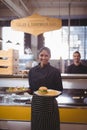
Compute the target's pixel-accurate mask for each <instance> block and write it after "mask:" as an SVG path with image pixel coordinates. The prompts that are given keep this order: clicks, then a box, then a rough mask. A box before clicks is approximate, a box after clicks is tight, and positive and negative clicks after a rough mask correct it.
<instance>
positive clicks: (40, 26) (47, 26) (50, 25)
mask: <svg viewBox="0 0 87 130" xmlns="http://www.w3.org/2000/svg"><path fill="white" fill-rule="evenodd" d="M61 26H62V20H61V19H57V18H50V17H45V16H41V15H39V14H33V15H31V16H29V17H25V18H21V19H16V20H12V21H11V27H12V28H13V29H14V30H17V31H23V32H25V33H30V34H33V35H35V36H37V35H39V34H41V33H44V32H48V31H52V30H57V29H60V28H61Z"/></svg>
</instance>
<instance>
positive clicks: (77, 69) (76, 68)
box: [66, 51, 87, 74]
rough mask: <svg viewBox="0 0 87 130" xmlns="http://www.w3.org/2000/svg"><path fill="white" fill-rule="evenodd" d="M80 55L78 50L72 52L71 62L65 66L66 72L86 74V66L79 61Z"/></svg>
mask: <svg viewBox="0 0 87 130" xmlns="http://www.w3.org/2000/svg"><path fill="white" fill-rule="evenodd" d="M80 59H81V55H80V53H79V52H78V51H75V52H74V53H73V63H72V64H71V65H69V66H68V67H67V70H66V73H70V74H87V66H85V65H83V63H82V62H81V60H80Z"/></svg>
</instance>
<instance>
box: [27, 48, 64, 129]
mask: <svg viewBox="0 0 87 130" xmlns="http://www.w3.org/2000/svg"><path fill="white" fill-rule="evenodd" d="M50 57H51V52H50V49H49V48H47V47H43V48H41V49H40V51H39V54H38V59H39V64H38V65H37V66H35V67H33V68H31V69H30V71H29V75H28V79H29V85H30V88H29V91H30V92H31V93H33V99H32V104H31V105H32V109H31V130H60V119H59V111H58V104H57V101H56V99H55V96H39V95H37V94H35V93H34V91H37V90H38V89H39V88H40V87H41V86H45V87H47V88H48V89H54V90H57V91H62V90H63V86H62V79H61V75H60V72H59V70H58V69H57V68H54V67H53V66H51V65H50V63H49V60H50Z"/></svg>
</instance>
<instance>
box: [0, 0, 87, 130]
mask: <svg viewBox="0 0 87 130" xmlns="http://www.w3.org/2000/svg"><path fill="white" fill-rule="evenodd" d="M52 22H53V23H52ZM44 46H46V47H48V48H50V50H51V59H50V64H51V65H53V66H54V67H55V68H58V69H59V70H60V73H61V77H62V82H63V93H62V94H61V95H59V96H58V97H57V98H56V100H57V101H58V106H59V112H60V129H61V130H73V129H74V130H82V129H84V130H87V74H68V73H66V68H67V66H68V65H70V64H71V63H72V62H73V53H74V52H75V51H79V52H80V54H81V61H82V62H83V64H84V65H85V66H87V1H86V0H36V1H35V0H15V1H14V0H0V130H15V129H18V130H31V102H32V95H30V94H28V93H27V92H26V90H27V89H28V88H29V83H28V73H29V70H30V69H31V68H32V67H34V66H36V65H37V64H38V58H37V56H38V52H39V50H40V48H42V47H44ZM15 88H16V89H15ZM22 92H23V93H22Z"/></svg>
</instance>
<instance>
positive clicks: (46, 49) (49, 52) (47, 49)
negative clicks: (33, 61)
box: [38, 47, 51, 57]
mask: <svg viewBox="0 0 87 130" xmlns="http://www.w3.org/2000/svg"><path fill="white" fill-rule="evenodd" d="M43 50H45V51H47V53H48V54H49V55H50V57H51V51H50V49H49V48H48V47H42V48H41V49H40V50H39V52H38V55H39V54H40V53H41V52H42V51H43Z"/></svg>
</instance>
